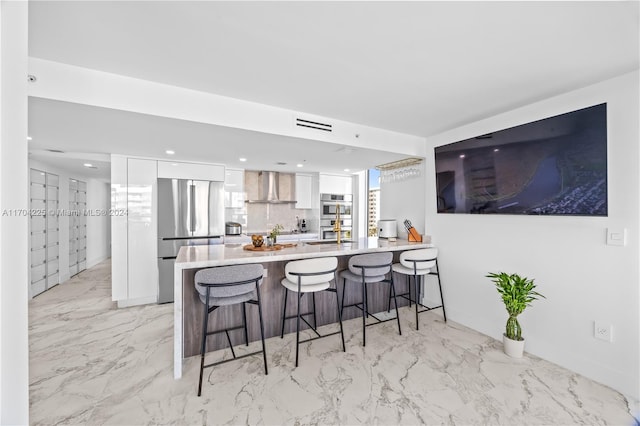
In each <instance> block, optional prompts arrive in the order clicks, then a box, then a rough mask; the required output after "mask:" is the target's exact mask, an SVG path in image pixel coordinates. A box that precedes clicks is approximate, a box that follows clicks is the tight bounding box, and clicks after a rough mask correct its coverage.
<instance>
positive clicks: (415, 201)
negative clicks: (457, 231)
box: [380, 161, 432, 239]
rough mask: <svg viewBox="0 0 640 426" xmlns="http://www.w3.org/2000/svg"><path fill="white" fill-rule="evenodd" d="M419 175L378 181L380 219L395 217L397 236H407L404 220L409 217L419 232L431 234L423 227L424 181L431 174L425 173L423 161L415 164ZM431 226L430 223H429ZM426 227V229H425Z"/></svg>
mask: <svg viewBox="0 0 640 426" xmlns="http://www.w3.org/2000/svg"><path fill="white" fill-rule="evenodd" d="M412 167H414V168H417V169H420V176H418V177H413V178H409V179H406V180H401V181H394V182H381V183H380V219H381V220H382V219H395V220H396V221H397V222H398V237H399V238H404V239H406V238H407V231H406V230H405V227H404V224H403V223H404V220H405V219H409V220H410V221H411V223H412V224H413V226H414V227H415V228H416V230H417V231H418V232H419V233H420V234H423V235H424V234H431V230H430V229H429V228H425V224H424V217H425V210H424V209H425V190H424V187H425V182H426V181H427V180H428V179H431V174H429V175H428V176H427V173H425V170H426V169H425V163H424V161H423V162H422V163H420V164H419V165H417V166H412ZM429 170H432V169H429ZM429 225H430V226H431V224H430V223H429ZM425 229H426V231H425Z"/></svg>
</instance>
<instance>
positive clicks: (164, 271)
mask: <svg viewBox="0 0 640 426" xmlns="http://www.w3.org/2000/svg"><path fill="white" fill-rule="evenodd" d="M223 236H224V183H223V182H211V181H202V180H187V179H158V276H159V280H158V281H159V282H158V285H159V288H158V303H167V302H173V266H174V264H175V259H176V256H177V255H178V251H179V250H180V247H182V246H193V245H209V244H222V243H223Z"/></svg>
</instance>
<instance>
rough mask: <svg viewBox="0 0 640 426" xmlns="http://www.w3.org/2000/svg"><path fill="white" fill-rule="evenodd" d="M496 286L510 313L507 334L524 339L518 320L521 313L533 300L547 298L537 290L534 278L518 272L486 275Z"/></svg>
mask: <svg viewBox="0 0 640 426" xmlns="http://www.w3.org/2000/svg"><path fill="white" fill-rule="evenodd" d="M486 277H487V278H491V281H492V282H493V283H494V285H495V286H496V290H497V291H498V294H499V295H500V298H501V299H502V302H503V303H504V306H505V309H506V310H507V313H508V314H509V319H508V320H507V326H506V330H505V334H506V336H507V337H508V338H510V339H512V340H522V336H521V334H522V329H521V328H520V323H519V322H518V319H517V317H518V315H520V314H521V313H522V312H523V311H524V310H525V308H526V307H527V306H530V305H531V302H533V301H534V300H538V298H539V297H542V298H545V297H544V296H543V295H542V294H540V293H538V292H537V291H535V288H536V284H535V282H534V280H533V279H529V278H527V277H521V276H520V275H518V274H507V273H506V272H499V273H495V272H490V273H488V274H487V275H486Z"/></svg>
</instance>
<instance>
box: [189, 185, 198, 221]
mask: <svg viewBox="0 0 640 426" xmlns="http://www.w3.org/2000/svg"><path fill="white" fill-rule="evenodd" d="M189 196H190V199H189V209H190V210H191V221H190V223H189V232H191V233H192V234H193V233H194V232H195V231H196V186H195V184H194V183H193V181H189Z"/></svg>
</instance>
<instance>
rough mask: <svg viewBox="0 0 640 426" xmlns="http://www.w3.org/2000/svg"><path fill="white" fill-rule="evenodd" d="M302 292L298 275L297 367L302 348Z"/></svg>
mask: <svg viewBox="0 0 640 426" xmlns="http://www.w3.org/2000/svg"><path fill="white" fill-rule="evenodd" d="M301 298H302V292H301V291H300V277H298V315H297V318H296V367H297V366H298V351H299V348H300V299H301Z"/></svg>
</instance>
